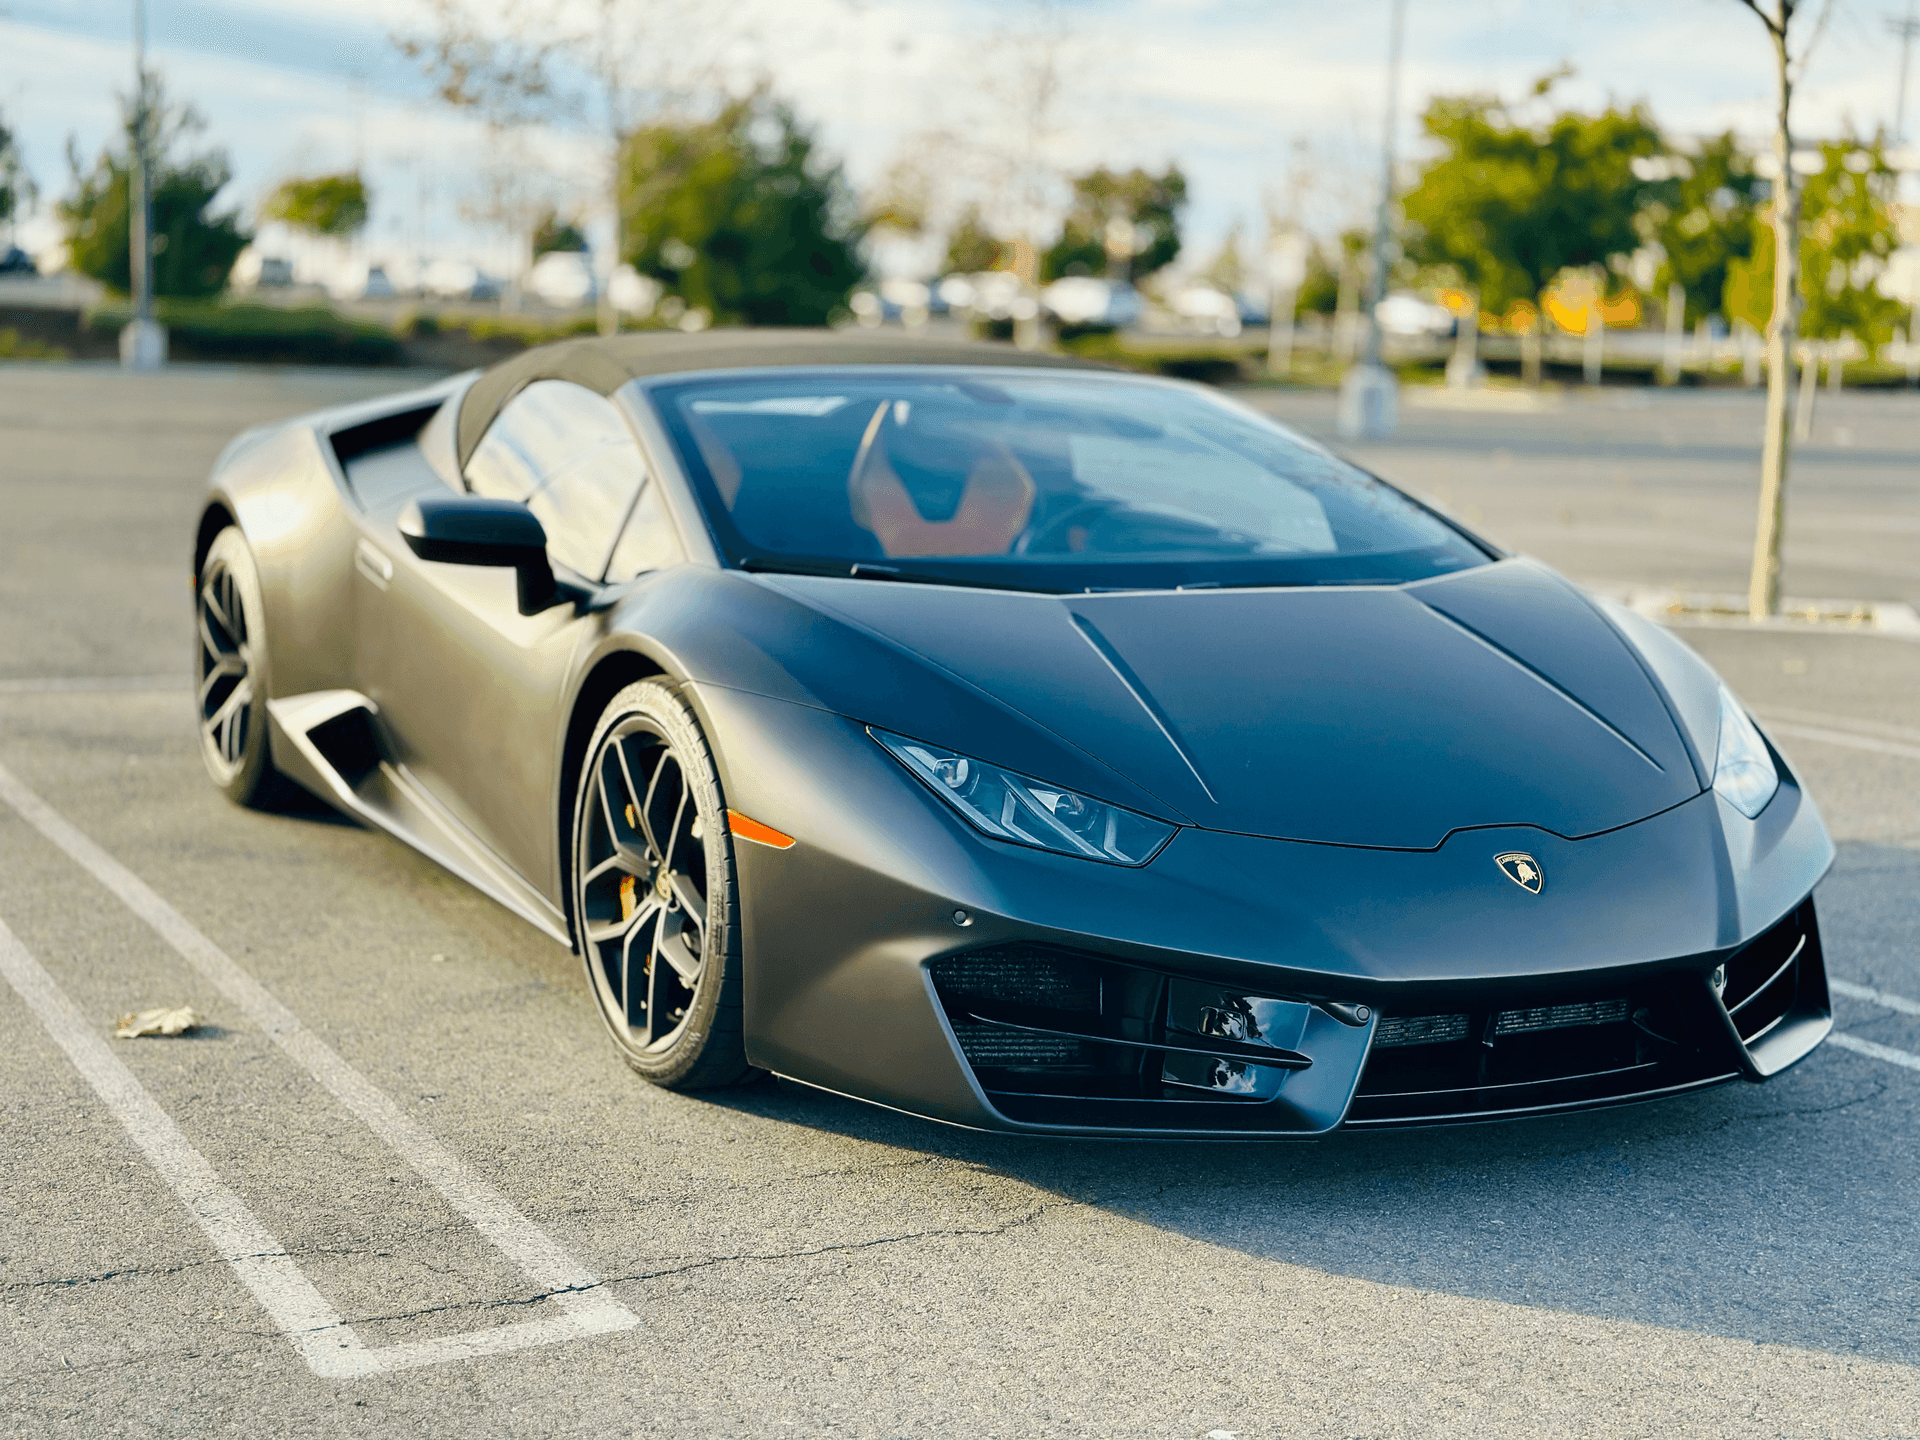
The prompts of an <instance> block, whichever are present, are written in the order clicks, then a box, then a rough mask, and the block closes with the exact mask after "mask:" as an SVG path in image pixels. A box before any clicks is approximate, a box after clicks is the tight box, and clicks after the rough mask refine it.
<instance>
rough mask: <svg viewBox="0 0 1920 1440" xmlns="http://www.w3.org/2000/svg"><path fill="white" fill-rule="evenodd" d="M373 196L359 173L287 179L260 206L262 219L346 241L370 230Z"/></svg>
mask: <svg viewBox="0 0 1920 1440" xmlns="http://www.w3.org/2000/svg"><path fill="white" fill-rule="evenodd" d="M371 204H372V196H371V195H369V194H368V192H367V184H366V181H364V180H362V179H361V178H360V175H359V173H358V172H349V173H346V174H341V175H314V176H310V177H308V178H306V179H302V180H285V181H282V182H281V183H280V185H279V186H278V187H276V188H275V190H274V191H273V193H272V194H271V195H269V196H267V199H266V203H265V204H264V205H262V206H261V207H260V216H261V218H262V219H263V220H281V221H284V222H285V223H287V224H288V225H291V226H293V228H294V229H296V230H305V231H307V232H308V233H309V234H313V235H325V236H329V237H331V238H333V239H335V240H345V239H347V238H348V237H349V236H353V235H357V234H359V233H360V232H361V231H362V230H364V229H366V227H367V212H368V209H369V207H370V206H371Z"/></svg>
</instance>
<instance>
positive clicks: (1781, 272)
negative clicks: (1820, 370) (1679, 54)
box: [1740, 0, 1833, 620]
mask: <svg viewBox="0 0 1920 1440" xmlns="http://www.w3.org/2000/svg"><path fill="white" fill-rule="evenodd" d="M1740 3H1741V4H1743V5H1745V6H1746V7H1747V8H1748V9H1749V10H1751V11H1752V12H1753V13H1754V14H1755V15H1757V16H1759V17H1760V23H1761V24H1762V25H1764V26H1766V28H1767V38H1768V39H1769V40H1770V41H1771V42H1772V44H1773V60H1774V77H1775V81H1776V84H1777V87H1778V92H1777V93H1778V105H1777V113H1776V114H1775V117H1774V131H1773V159H1774V166H1775V174H1774V179H1773V201H1772V207H1771V215H1772V220H1773V317H1772V319H1771V320H1769V321H1768V323H1767V420H1766V433H1765V438H1764V441H1763V443H1762V445H1761V451H1760V518H1759V523H1758V524H1757V526H1756V527H1755V530H1754V536H1753V572H1752V575H1751V576H1750V578H1749V579H1748V582H1747V614H1748V615H1749V617H1750V618H1752V619H1754V620H1764V619H1766V618H1767V617H1768V616H1770V615H1776V614H1778V613H1779V611H1780V546H1781V541H1782V539H1783V538H1784V536H1785V534H1786V519H1787V466H1788V460H1789V457H1790V452H1791V449H1792V443H1793V431H1792V417H1791V415H1790V413H1789V412H1790V410H1791V409H1792V405H1791V403H1790V397H1789V395H1788V387H1789V386H1790V385H1791V384H1792V370H1791V368H1790V367H1791V365H1792V361H1793V347H1794V338H1795V332H1796V330H1797V329H1798V326H1799V319H1800V185H1799V182H1798V181H1797V180H1796V179H1795V178H1794V173H1793V126H1792V107H1793V87H1794V85H1795V83H1796V82H1797V81H1798V80H1799V78H1800V76H1801V75H1802V74H1803V73H1804V72H1805V70H1806V66H1807V61H1808V59H1809V58H1810V57H1811V56H1812V54H1813V49H1814V46H1815V45H1817V44H1818V43H1819V40H1820V32H1821V31H1822V30H1823V29H1825V27H1826V23H1827V16H1828V15H1829V14H1831V13H1832V10H1833V0H1826V3H1825V4H1823V5H1822V6H1821V8H1820V13H1819V15H1818V17H1817V18H1816V20H1815V22H1814V24H1813V28H1812V31H1811V33H1810V34H1809V35H1808V36H1807V43H1806V44H1805V46H1804V47H1802V49H1801V51H1800V53H1799V54H1798V55H1797V56H1796V55H1794V54H1793V53H1792V51H1791V49H1790V47H1789V44H1788V38H1789V31H1790V30H1791V29H1792V27H1793V21H1794V17H1795V15H1796V14H1798V13H1799V12H1800V11H1801V10H1802V8H1803V5H1802V0H1767V3H1763V0H1740ZM1802 383H1805V382H1804V381H1803V382H1802Z"/></svg>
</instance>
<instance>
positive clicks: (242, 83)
mask: <svg viewBox="0 0 1920 1440" xmlns="http://www.w3.org/2000/svg"><path fill="white" fill-rule="evenodd" d="M419 3H420V0H327V3H325V4H317V3H306V4H299V3H288V0H147V25H148V44H149V51H150V63H152V64H153V66H154V67H155V68H156V69H158V70H159V71H160V72H161V73H162V74H163V76H164V78H165V82H166V85H167V88H168V90H169V92H170V93H171V94H172V95H174V96H176V97H179V98H185V99H189V100H191V101H192V102H193V104H194V105H195V106H196V108H197V109H198V110H199V111H200V112H201V114H202V115H203V116H204V118H205V120H206V129H205V132H204V134H203V135H202V136H201V137H200V140H201V143H202V144H204V145H207V146H217V147H219V148H221V149H224V150H225V151H226V152H227V154H228V155H229V157H230V159H231V161H232V167H233V175H234V179H233V183H232V186H231V188H230V190H229V191H228V192H227V194H228V197H230V198H229V199H228V200H227V201H223V203H234V204H237V205H239V206H240V208H241V209H242V210H243V211H244V212H248V213H251V211H252V210H253V208H254V207H256V206H257V205H258V203H259V201H260V199H261V198H262V197H263V196H264V195H265V194H266V193H267V192H268V191H269V190H271V189H272V187H273V186H274V185H275V184H276V183H278V181H280V180H281V179H284V178H286V177H287V176H289V175H294V174H303V173H304V174H310V173H317V172H324V171H333V170H340V169H348V168H352V167H353V166H355V165H356V164H357V165H360V166H361V167H363V170H364V173H365V174H366V175H367V177H368V179H369V181H370V183H371V185H372V187H373V189H374V195H375V205H374V219H373V223H372V225H371V227H370V229H369V232H368V235H367V237H366V243H367V246H368V248H369V249H370V250H372V251H376V252H382V253H399V252H409V253H431V254H435V255H458V256H463V257H466V258H471V259H475V260H479V261H482V262H483V263H487V264H490V265H491V266H492V267H493V268H494V269H496V270H498V269H501V268H503V267H504V266H506V265H508V264H510V263H511V259H510V256H511V244H510V241H509V240H508V238H507V237H506V236H505V235H504V234H503V233H501V232H500V231H499V230H498V229H497V228H496V229H489V227H488V226H487V225H486V223H485V222H484V220H483V219H481V218H479V211H480V209H481V208H483V207H481V206H479V204H478V201H479V199H480V197H481V194H482V192H483V190H484V188H485V181H484V178H483V177H484V172H486V171H487V170H488V168H489V166H491V169H492V170H493V171H494V172H495V173H496V174H498V173H503V172H511V173H512V174H514V175H516V176H519V177H522V178H525V179H526V180H528V182H529V183H533V184H537V185H538V186H541V187H544V189H545V191H546V192H547V193H550V194H551V195H552V196H553V197H554V198H555V199H556V200H557V201H558V202H559V203H560V205H561V208H562V209H567V208H570V207H571V206H572V205H579V204H584V203H586V202H587V200H588V199H589V197H590V196H591V195H592V194H594V193H595V185H594V181H595V176H596V174H597V173H598V170H597V167H598V165H599V164H600V160H599V157H600V155H601V154H602V151H601V149H600V148H599V145H598V142H597V140H596V139H595V138H594V137H593V136H592V134H590V133H588V132H585V131H583V130H580V129H575V128H570V127H567V126H559V127H553V126H549V127H545V128H540V129H535V130H530V131H526V132H524V133H522V134H520V135H518V136H517V137H515V138H514V139H513V140H511V141H510V142H509V141H503V140H502V139H501V138H500V137H498V136H497V135H494V134H490V133H489V132H488V131H487V130H486V128H485V127H484V126H482V125H481V124H480V123H479V121H478V120H477V119H476V118H475V117H473V116H472V115H471V114H470V113H468V112H461V111H455V110H453V109H450V108H449V107H447V106H446V105H444V104H442V103H441V102H439V101H438V100H436V99H435V98H434V96H433V95H432V93H431V91H430V88H429V86H428V85H427V83H426V82H425V80H424V79H423V77H422V76H421V74H420V73H419V71H418V70H417V68H415V67H414V65H413V63H412V62H411V61H409V60H407V59H406V58H405V57H404V56H403V55H402V54H401V53H400V52H399V50H398V48H397V47H396V46H395V44H394V43H393V38H392V37H393V34H394V33H395V31H396V30H404V29H406V28H408V27H409V26H412V25H417V24H418V23H420V21H421V17H422V11H420V10H419V9H416V8H415V7H416V6H417V5H418V4H419ZM477 3H481V4H485V3H488V0H477ZM560 3H563V4H564V3H565V0H560ZM630 3H634V4H639V3H641V0H630ZM647 3H654V4H657V3H661V0H647ZM668 3H671V0H668ZM1905 3H1906V0H1878V3H1867V0H1836V4H1835V8H1834V14H1833V18H1832V20H1831V23H1830V24H1829V25H1828V26H1827V27H1826V29H1825V31H1824V33H1823V35H1822V38H1821V41H1820V44H1819V47H1818V48H1817V50H1816V51H1815V53H1814V57H1813V60H1812V63H1811V64H1810V66H1809V67H1808V69H1807V72H1806V74H1805V76H1804V77H1803V79H1802V82H1801V84H1800V87H1799V89H1798V92H1797V95H1796V124H1797V129H1799V130H1800V132H1801V133H1803V134H1805V135H1807V136H1809V137H1818V136H1821V135H1837V134H1839V133H1842V132H1843V131H1846V130H1849V129H1851V130H1854V131H1857V132H1871V131H1873V130H1874V129H1875V128H1877V127H1880V126H1886V127H1887V128H1888V129H1889V130H1891V129H1892V128H1893V118H1894V109H1895V92H1896V88H1897V84H1898V76H1899V63H1900V46H1899V42H1898V41H1897V40H1896V39H1894V38H1893V37H1892V36H1891V35H1890V34H1889V33H1888V31H1887V27H1886V16H1887V12H1889V11H1892V10H1895V9H1904V5H1905ZM1391 4H1392V0H1340V3H1327V0H1311V3H1310V0H1055V4H1054V5H1053V7H1052V20H1051V22H1050V23H1051V24H1052V25H1053V26H1054V28H1055V30H1056V31H1057V32H1058V33H1060V34H1062V35H1063V36H1064V39H1062V40H1061V41H1060V42H1059V46H1058V51H1057V53H1058V54H1059V56H1060V57H1061V59H1062V62H1063V63H1062V70H1063V75H1062V85H1061V89H1060V96H1059V99H1058V101H1057V102H1056V104H1055V106H1054V110H1053V115H1054V117H1055V123H1054V124H1053V125H1052V126H1051V127H1050V129H1051V134H1050V137H1049V139H1048V140H1047V142H1046V144H1045V148H1044V151H1043V155H1044V159H1045V161H1046V163H1047V165H1048V166H1049V167H1050V168H1052V169H1054V170H1057V171H1060V172H1063V173H1064V172H1067V171H1071V170H1075V169H1083V168H1087V167H1090V166H1092V165H1095V164H1108V165H1117V166H1123V167H1124V166H1131V165H1135V164H1141V165H1146V166H1149V167H1152V168H1156V169H1157V168H1159V167H1161V166H1164V165H1166V164H1168V163H1170V162H1177V163H1178V164H1179V165H1180V166H1181V167H1182V169H1183V170H1184V171H1185V173H1186V174H1187V176H1188V180H1189V191H1190V195H1191V197H1192V199H1191V204H1190V208H1189V211H1188V214H1187V217H1186V230H1187V235H1188V257H1189V258H1190V259H1192V260H1194V261H1197V262H1202V263H1204V261H1205V260H1206V259H1207V258H1208V257H1209V256H1210V255H1211V254H1212V253H1213V252H1214V251H1215V250H1217V248H1218V246H1219V245H1220V243H1221V242H1222V240H1223V239H1224V238H1225V236H1226V235H1227V234H1228V232H1229V231H1230V230H1231V229H1232V228H1233V227H1234V226H1235V225H1239V226H1241V227H1242V228H1243V229H1244V231H1245V232H1246V233H1247V234H1249V235H1250V236H1255V237H1258V236H1259V235H1261V234H1263V233H1264V230H1265V223H1266V222H1265V218H1264V217H1265V216H1266V214H1267V213H1268V211H1269V210H1270V209H1279V210H1282V211H1287V212H1291V213H1292V214H1293V215H1295V216H1296V217H1297V218H1298V219H1300V220H1301V221H1302V222H1303V223H1305V224H1306V225H1308V227H1309V228H1311V229H1314V230H1316V231H1319V232H1322V233H1328V232H1330V231H1332V230H1334V229H1337V228H1339V227H1341V226H1343V225H1346V224H1351V223H1355V222H1357V221H1361V220H1363V219H1364V217H1365V216H1366V214H1367V212H1368V210H1369V208H1370V206H1371V205H1372V203H1373V199H1374V196H1375V195H1376V194H1377V189H1378V184H1379V178H1378V177H1379V172H1380V161H1379V148H1380V142H1381V137H1382V131H1383V126H1384V123H1385V108H1386V89H1387V84H1386V71H1387V64H1386V59H1387V31H1388V14H1389V9H1390V6H1391ZM1808 8H1809V10H1811V8H1812V7H1811V6H1809V7H1808ZM727 11H728V13H729V15H731V16H734V17H737V18H738V20H739V21H740V23H741V24H742V25H743V27H744V30H743V34H744V39H743V40H742V41H740V42H739V43H738V44H736V46H735V47H734V49H733V50H732V51H731V52H730V54H731V62H730V63H731V71H730V74H731V83H733V84H735V85H744V84H747V83H750V81H751V79H752V78H753V77H755V76H764V77H765V78H766V79H767V80H768V81H769V82H770V83H771V85H772V87H773V88H774V90H775V91H776V92H777V93H779V94H780V95H781V96H783V97H785V98H786V99H788V100H789V101H790V102H791V103H792V104H793V105H794V106H795V108H796V109H797V111H798V112H799V114H800V115H801V117H802V118H803V119H804V120H805V121H806V122H807V123H808V124H810V125H811V126H813V127H814V128H815V130H816V131H817V133H818V135H819V138H820V141H821V145H822V148H823V150H824V151H825V152H826V153H827V154H829V155H831V156H833V157H835V158H837V159H839V160H841V161H842V162H843V163H844V164H845V166H846V170H847V174H848V176H849V178H850V179H851V180H852V181H853V182H854V184H855V185H856V187H863V188H868V189H870V188H871V187H873V186H874V185H875V184H876V183H877V182H878V181H879V179H880V177H881V176H882V175H883V174H884V173H885V172H886V171H887V169H888V167H889V166H890V165H891V164H893V163H894V162H896V161H897V160H898V159H899V158H900V157H901V156H903V155H906V156H908V157H910V159H913V160H914V161H915V163H918V164H919V165H921V166H922V167H923V168H924V169H926V170H927V172H928V173H929V174H930V175H932V177H933V178H934V179H935V180H936V181H937V182H939V185H938V187H937V188H939V189H941V190H942V191H943V193H946V194H947V195H948V196H949V199H950V201H957V200H958V199H959V198H963V197H964V196H965V195H966V194H967V193H969V187H971V188H972V190H973V191H975V192H979V191H980V188H981V187H982V186H985V187H986V190H985V192H984V193H985V194H986V196H987V198H988V199H989V200H992V199H993V198H995V197H994V195H993V193H992V181H991V179H990V178H987V177H986V176H985V174H984V172H980V171H977V170H968V169H966V168H965V167H964V166H963V165H962V164H961V163H960V161H958V160H956V158H955V151H954V150H953V148H952V147H949V148H948V149H945V150H936V149H930V148H928V147H926V146H925V145H924V144H916V142H915V138H914V137H916V136H921V135H924V134H925V133H927V132H929V131H944V132H947V133H948V134H950V135H959V136H961V137H963V138H967V137H971V138H973V139H978V138H980V137H981V136H983V135H985V134H986V133H987V132H988V131H990V130H992V128H993V126H994V124H995V119H994V116H995V114H996V113H997V112H995V111H994V110H993V109H992V107H991V106H990V105H988V104H987V103H986V101H985V100H984V98H983V97H984V96H985V94H986V93H987V88H988V87H990V86H991V85H992V84H993V83H994V77H995V76H996V75H997V74H1001V73H1003V72H1004V71H1005V70H1006V69H1007V68H1008V67H1009V65H1010V64H1011V63H1012V62H1011V61H1009V59H1008V57H1009V56H1010V55H1012V54H1014V53H1015V52H1016V51H1017V50H1018V48H1019V47H1018V44H1017V40H1016V41H1009V40H1008V39H1007V37H1008V36H1009V35H1012V36H1014V37H1018V36H1020V35H1023V34H1027V35H1030V34H1031V33H1032V32H1033V31H1034V29H1035V26H1036V23H1037V22H1036V20H1035V14H1036V11H1035V6H1034V4H1033V3H1032V0H732V3H731V4H729V6H728V7H727ZM131 16H132V3H131V0H113V3H108V0H0V117H3V119H4V123H5V124H6V125H8V126H9V127H10V128H11V129H13V130H14V132H15V134H16V136H17V137H18V139H19V141H20V143H21V145H22V148H23V150H24V153H25V157H26V160H27V164H28V167H29V169H30V171H31V172H32V174H33V175H34V177H35V178H36V180H37V181H38V182H39V185H40V187H41V189H42V191H43V192H44V193H45V195H46V196H48V197H49V198H51V197H53V196H57V195H58V194H61V193H63V192H64V191H65V190H67V189H68V188H69V186H70V180H69V176H68V167H67V160H66V152H67V147H68V144H69V141H71V143H72V144H73V145H74V146H75V147H76V148H77V150H78V152H79V153H80V155H81V156H82V157H83V158H84V159H87V160H90V159H91V157H92V156H93V155H94V154H95V153H96V152H97V151H98V150H99V148H100V147H101V146H102V145H103V144H104V143H106V142H107V141H108V139H109V138H110V136H111V134H112V131H113V127H114V125H115V123H116V115H117V109H116V105H117V102H116V99H115V95H116V92H120V91H124V90H125V89H127V88H128V85H129V82H130V77H131V72H132V59H131V34H132V18H131ZM996 37H999V38H998V39H996ZM1010 47H1011V48H1010ZM1026 53H1027V54H1028V55H1029V56H1030V55H1031V53H1032V45H1031V43H1029V44H1028V46H1027V52H1026ZM1563 65H1565V66H1571V67H1572V68H1573V71H1574V74H1573V75H1572V77H1571V78H1569V79H1566V80H1564V81H1562V82H1560V83H1559V85H1558V87H1557V88H1556V90H1555V92H1554V96H1555V98H1556V99H1557V100H1558V101H1559V102H1560V103H1563V104H1570V105H1573V106H1576V107H1579V108H1587V109H1594V108H1599V107H1601V106H1604V105H1606V104H1609V103H1634V102H1642V103H1645V104H1646V105H1647V106H1648V107H1649V108H1650V109H1651V110H1652V112H1653V114H1654V115H1655V117H1656V119H1657V120H1658V121H1659V122H1660V123H1661V124H1662V125H1663V126H1665V127H1666V128H1667V129H1668V130H1669V131H1670V132H1673V133H1676V134H1678V135H1681V136H1688V135H1701V134H1707V133H1717V132H1719V131H1721V130H1723V129H1727V128H1729V127H1731V128H1733V129H1735V130H1737V131H1740V132H1742V133H1743V134H1745V135H1746V136H1748V137H1749V138H1750V140H1751V141H1752V142H1753V143H1755V144H1756V145H1757V144H1759V143H1760V142H1762V141H1763V139H1764V137H1765V136H1766V134H1767V133H1768V130H1769V126H1770V123H1771V121H1770V114H1771V106H1772V83H1773V82H1772V70H1771V65H1772V61H1771V56H1770V54H1769V51H1768V46H1767V41H1766V38H1765V35H1764V32H1763V31H1762V28H1761V26H1760V24H1759V22H1758V21H1757V20H1756V19H1755V17H1754V16H1753V15H1752V14H1751V13H1749V12H1748V11H1747V10H1746V9H1745V8H1744V6H1742V5H1741V4H1740V3H1739V0H1657V3H1656V0H1613V3H1604V0H1555V3H1550V4H1538V3H1524V0H1406V28H1405V67H1404V74H1403V81H1402V101H1401V104H1400V106H1399V109H1398V122H1397V124H1396V126H1395V142H1396V146H1397V148H1398V149H1399V151H1400V153H1401V154H1402V155H1403V156H1410V157H1413V158H1414V159H1417V158H1418V156H1419V155H1420V154H1421V153H1422V151H1421V137H1420V132H1419V127H1418V115H1419V113H1420V111H1421V110H1422V109H1423V108H1424V106H1425V104H1426V102H1427V100H1428V99H1429V98H1430V97H1432V96H1434V95H1438V94H1455V93H1460V92H1463V91H1491V92H1495V93H1498V94H1501V95H1504V96H1507V97H1509V98H1512V97H1517V96H1519V95H1521V94H1523V93H1525V91H1526V90H1527V89H1528V87H1529V86H1530V85H1531V83H1532V82H1533V80H1534V79H1535V78H1537V77H1539V76H1541V75H1543V74H1545V73H1547V72H1549V71H1551V70H1554V69H1556V68H1558V67H1561V66H1563ZM1913 89H1914V91H1915V92H1916V93H1915V94H1914V96H1913V99H1912V102H1911V104H1910V106H1909V108H1910V110H1913V111H1920V76H1916V78H1915V81H1914V84H1913ZM1917 118H1920V117H1917ZM964 148H965V147H964V146H963V147H962V149H964ZM34 234H36V235H38V236H40V237H42V239H43V240H44V238H46V236H47V234H48V232H47V230H46V228H45V227H44V225H43V226H42V227H41V228H40V229H39V230H37V231H35V232H34ZM30 238H31V237H30Z"/></svg>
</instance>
